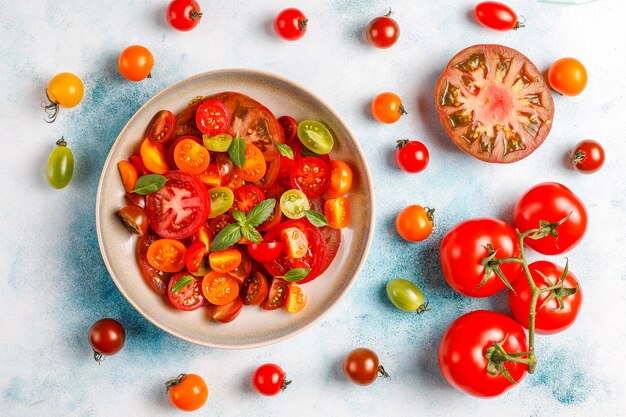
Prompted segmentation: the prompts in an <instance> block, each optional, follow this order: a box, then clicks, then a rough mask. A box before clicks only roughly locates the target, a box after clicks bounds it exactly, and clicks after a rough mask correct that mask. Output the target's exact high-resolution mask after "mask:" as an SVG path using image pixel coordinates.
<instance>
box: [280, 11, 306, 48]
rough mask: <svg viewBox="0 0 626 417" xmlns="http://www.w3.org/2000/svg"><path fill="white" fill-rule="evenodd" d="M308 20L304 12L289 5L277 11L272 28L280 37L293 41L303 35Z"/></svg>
mask: <svg viewBox="0 0 626 417" xmlns="http://www.w3.org/2000/svg"><path fill="white" fill-rule="evenodd" d="M308 22H309V20H308V19H307V18H306V16H305V15H304V13H302V12H301V11H300V10H298V9H294V8H293V7H291V8H289V9H285V10H283V11H282V12H280V13H278V16H276V19H274V30H275V31H276V33H277V34H278V36H280V37H281V38H283V39H286V40H288V41H295V40H298V39H300V38H301V37H303V36H304V34H305V33H306V26H307V23H308Z"/></svg>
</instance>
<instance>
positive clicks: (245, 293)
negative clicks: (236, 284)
mask: <svg viewBox="0 0 626 417" xmlns="http://www.w3.org/2000/svg"><path fill="white" fill-rule="evenodd" d="M268 289H269V288H268V284H267V278H265V275H263V274H262V273H260V272H258V271H253V272H252V274H250V276H249V277H248V278H247V279H246V280H245V281H244V282H243V286H242V287H241V294H242V297H243V303H244V304H245V305H247V306H256V305H259V304H261V303H262V302H263V301H265V299H266V298H267V292H268Z"/></svg>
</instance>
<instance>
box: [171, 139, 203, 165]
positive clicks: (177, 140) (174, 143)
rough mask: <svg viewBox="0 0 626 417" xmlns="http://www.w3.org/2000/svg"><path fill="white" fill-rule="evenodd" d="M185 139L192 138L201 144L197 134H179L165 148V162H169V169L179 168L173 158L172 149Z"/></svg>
mask: <svg viewBox="0 0 626 417" xmlns="http://www.w3.org/2000/svg"><path fill="white" fill-rule="evenodd" d="M185 139H193V140H194V141H196V142H198V144H199V145H202V139H200V138H199V137H197V136H181V137H179V138H177V139H176V140H175V141H173V142H172V143H171V144H170V145H169V148H167V162H168V163H169V165H170V168H171V169H180V168H178V165H176V161H175V160H174V150H175V149H176V145H178V144H179V143H180V142H181V141H182V140H185Z"/></svg>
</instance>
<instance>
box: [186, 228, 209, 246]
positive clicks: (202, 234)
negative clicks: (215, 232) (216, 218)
mask: <svg viewBox="0 0 626 417" xmlns="http://www.w3.org/2000/svg"><path fill="white" fill-rule="evenodd" d="M212 239H213V237H212V236H211V229H210V228H209V225H208V223H205V224H203V225H202V226H201V227H200V228H199V229H198V231H197V232H196V233H194V234H193V235H191V243H192V244H193V243H195V242H202V243H204V245H205V246H206V248H207V251H208V249H209V247H210V246H211V240H212ZM189 249H191V247H190V248H189ZM189 249H188V250H189Z"/></svg>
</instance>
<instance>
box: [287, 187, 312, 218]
mask: <svg viewBox="0 0 626 417" xmlns="http://www.w3.org/2000/svg"><path fill="white" fill-rule="evenodd" d="M280 209H281V211H282V213H283V214H284V215H285V216H287V217H288V218H290V219H301V218H302V217H304V216H305V215H306V211H307V210H310V209H311V205H310V203H309V199H308V198H307V197H306V195H305V194H304V193H303V192H302V191H300V190H287V191H285V192H284V193H283V195H282V196H281V197H280Z"/></svg>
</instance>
